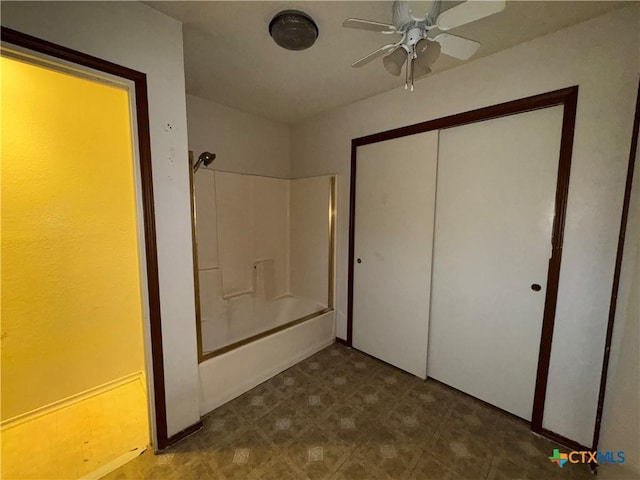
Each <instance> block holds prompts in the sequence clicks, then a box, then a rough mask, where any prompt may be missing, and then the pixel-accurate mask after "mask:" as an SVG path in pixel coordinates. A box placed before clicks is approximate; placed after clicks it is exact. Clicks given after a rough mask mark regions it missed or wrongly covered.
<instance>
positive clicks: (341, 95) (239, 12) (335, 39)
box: [144, 1, 625, 124]
mask: <svg viewBox="0 0 640 480" xmlns="http://www.w3.org/2000/svg"><path fill="white" fill-rule="evenodd" d="M144 3H146V4H147V5H149V6H151V7H153V8H155V9H156V10H159V11H161V12H163V13H165V14H167V15H169V16H171V17H173V18H176V19H177V20H180V21H181V22H183V24H184V50H185V71H186V85H187V93H189V94H192V95H196V96H198V97H202V98H206V99H209V100H212V101H214V102H217V103H221V104H223V105H227V106H229V107H233V108H236V109H239V110H243V111H245V112H249V113H253V114H256V115H260V116H262V117H266V118H270V119H273V120H278V121H281V122H285V123H290V124H293V123H296V122H299V121H301V120H304V119H306V118H308V117H311V116H313V115H315V114H317V113H320V112H322V111H325V110H330V109H332V108H336V107H339V106H342V105H347V104H349V103H353V102H356V101H358V100H362V99H364V98H367V97H370V96H372V95H375V94H377V93H381V92H384V91H387V90H390V89H392V88H396V87H398V86H401V85H403V84H404V77H403V76H402V75H401V77H393V76H391V75H389V74H388V73H387V72H386V70H385V69H384V67H383V66H382V60H381V59H377V60H374V61H373V62H371V63H370V64H368V65H365V66H364V67H362V68H359V69H355V68H351V66H350V65H351V63H352V62H353V61H355V60H357V59H358V58H360V57H363V56H364V55H366V54H367V53H369V52H370V51H372V50H375V49H377V48H378V47H380V46H381V45H383V44H384V43H387V40H388V38H389V37H388V36H386V35H383V34H380V33H376V32H370V31H359V30H352V29H347V28H343V27H342V22H343V20H344V19H346V18H348V17H356V18H365V19H370V20H379V21H383V22H390V21H391V2H382V1H374V2H370V1H356V2H341V1H330V2H316V1H305V2H288V1H282V2H273V1H261V2H244V1H229V2H218V1H214V2H210V1H209V2H208V1H198V2H190V1H161V2H144ZM410 3H411V5H412V8H413V10H414V11H423V12H426V10H427V9H428V6H429V2H410ZM457 3H460V2H443V10H444V9H446V8H449V7H451V6H453V5H455V4H457ZM624 4H625V2H612V1H604V2H599V1H583V2H569V1H549V2H540V1H533V2H529V1H509V2H508V3H507V7H506V8H505V10H503V11H502V12H501V13H499V14H496V15H493V16H490V17H487V18H484V19H482V20H479V21H477V22H474V23H471V24H468V25H464V26H462V27H458V28H457V29H455V30H452V31H451V33H455V34H457V35H461V36H463V37H467V38H471V39H474V40H477V41H479V42H481V43H482V46H481V47H480V50H479V51H478V53H477V54H476V55H475V56H474V57H473V58H472V59H471V60H468V61H473V60H474V59H477V58H480V57H483V56H486V55H490V54H492V53H495V52H497V51H500V50H503V49H506V48H509V47H511V46H514V45H517V44H519V43H523V42H526V41H528V40H531V39H533V38H536V37H539V36H542V35H545V34H547V33H550V32H553V31H556V30H559V29H561V28H564V27H567V26H569V25H573V24H575V23H579V22H582V21H585V20H588V19H590V18H593V17H595V16H598V15H601V14H603V13H605V12H607V11H609V10H613V9H615V8H619V7H621V6H624ZM285 9H297V10H302V11H304V12H306V13H308V14H309V15H311V16H312V17H313V18H314V20H315V21H316V23H317V25H318V28H319V30H320V35H319V37H318V40H317V41H316V43H315V45H313V46H312V47H311V48H309V49H308V50H304V51H298V52H295V51H289V50H284V49H282V48H280V47H278V46H277V45H276V44H275V43H274V42H273V40H272V39H271V37H270V36H269V32H268V25H269V21H270V20H271V19H272V18H273V16H274V15H275V14H276V13H278V12H279V11H281V10H285ZM460 63H461V61H460V60H456V59H453V58H451V57H446V56H445V55H443V56H441V57H440V59H439V60H438V61H437V62H436V63H435V65H434V66H433V67H432V69H433V71H434V73H432V75H433V74H437V72H439V71H442V70H445V69H448V68H452V67H455V66H456V65H458V64H460ZM416 88H417V89H419V88H420V82H418V83H417V84H416Z"/></svg>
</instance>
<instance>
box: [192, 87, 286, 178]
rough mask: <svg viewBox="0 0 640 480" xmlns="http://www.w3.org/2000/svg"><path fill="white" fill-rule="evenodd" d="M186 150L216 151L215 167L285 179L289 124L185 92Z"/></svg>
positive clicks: (195, 152)
mask: <svg viewBox="0 0 640 480" xmlns="http://www.w3.org/2000/svg"><path fill="white" fill-rule="evenodd" d="M187 124H188V127H189V149H190V150H193V153H194V157H195V158H196V159H197V158H198V155H200V154H201V153H202V152H204V151H210V152H212V153H215V154H216V160H215V162H214V163H213V164H212V165H211V166H210V167H211V168H213V169H215V170H220V171H225V172H234V173H250V174H253V175H264V176H268V177H279V178H289V176H290V174H291V161H290V154H289V131H290V130H289V127H288V126H287V125H285V124H283V123H278V122H274V121H272V120H267V119H264V118H261V117H258V116H256V115H251V114H249V113H244V112H241V111H239V110H235V109H233V108H229V107H225V106H223V105H220V104H217V103H214V102H210V101H209V100H204V99H202V98H199V97H195V96H193V95H187Z"/></svg>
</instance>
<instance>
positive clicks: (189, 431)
mask: <svg viewBox="0 0 640 480" xmlns="http://www.w3.org/2000/svg"><path fill="white" fill-rule="evenodd" d="M202 427H203V425H202V420H198V421H197V422H196V423H194V424H193V425H191V426H190V427H187V428H185V429H184V430H180V431H179V432H178V433H176V434H175V435H171V436H170V437H169V438H167V444H166V445H165V448H167V447H170V446H171V445H175V444H176V443H178V442H179V441H180V440H183V439H185V438H187V437H188V436H189V435H193V434H194V433H196V432H197V431H198V430H200V429H201V428H202Z"/></svg>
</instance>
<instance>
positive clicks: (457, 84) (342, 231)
mask: <svg viewBox="0 0 640 480" xmlns="http://www.w3.org/2000/svg"><path fill="white" fill-rule="evenodd" d="M638 17H639V7H638V6H637V5H632V6H630V7H628V8H625V9H621V10H617V11H614V12H612V13H610V14H607V15H605V16H602V17H599V18H597V19H594V20H592V21H589V22H586V23H583V24H580V25H577V26H574V27H571V28H567V29H564V30H561V31H558V32H555V33H553V34H550V35H547V36H545V37H542V38H539V39H536V40H533V41H531V42H528V43H525V44H522V45H519V46H517V47H514V48H511V49H508V50H505V51H503V52H500V53H497V54H495V55H491V56H488V57H484V58H481V59H478V60H476V61H472V62H469V63H467V64H466V65H462V66H460V67H458V68H455V69H452V70H448V71H445V72H442V73H440V74H437V75H433V76H431V77H427V78H426V79H424V80H420V81H418V82H417V84H416V91H415V92H413V93H409V92H406V91H405V90H404V89H402V88H399V89H396V90H393V91H390V92H387V93H384V94H381V95H378V96H375V97H372V98H369V99H366V100H363V101H361V102H358V103H356V104H353V105H350V106H347V107H344V108H341V109H338V110H334V111H331V112H327V113H325V114H322V115H319V116H318V117H315V118H313V119H311V120H309V121H307V122H305V123H303V124H302V125H300V126H298V127H296V128H294V129H293V130H292V134H291V135H292V136H291V138H292V147H291V152H292V176H293V177H303V176H311V175H318V174H326V173H332V172H339V173H340V174H341V175H342V176H343V178H342V179H341V180H342V184H343V185H348V182H347V181H346V180H348V175H349V164H350V163H349V162H350V148H351V139H352V138H355V137H359V136H363V135H366V134H372V133H375V132H380V131H383V130H388V129H391V128H395V127H400V126H403V125H408V124H412V123H417V122H421V121H425V120H429V119H434V118H439V117H443V116H446V115H451V114H454V113H459V112H464V111H468V110H472V109H475V108H479V107H483V106H488V105H493V104H496V103H500V102H505V101H509V100H514V99H518V98H522V97H526V96H529V95H534V94H538V93H542V92H547V91H550V90H555V89H559V88H563V87H568V86H571V85H580V93H579V99H578V112H577V122H576V131H575V141H574V153H573V165H572V171H571V187H570V191H569V204H568V211H567V223H566V230H565V237H564V255H563V261H562V272H561V277H560V286H559V297H558V308H557V314H556V325H555V332H554V340H553V342H554V344H553V345H554V348H553V350H552V358H551V367H550V373H549V382H548V397H547V398H548V400H547V406H546V409H545V419H544V425H545V427H547V428H550V429H551V430H553V431H555V432H557V433H559V434H562V435H564V436H566V437H569V438H571V439H573V440H575V441H578V442H580V443H582V444H586V445H591V441H592V436H593V427H594V421H595V414H596V405H597V396H598V387H599V377H600V375H599V372H600V368H601V363H602V352H603V348H604V336H605V330H606V323H607V313H608V305H609V297H610V294H611V282H612V278H613V269H614V262H615V252H616V243H617V237H618V226H619V221H620V211H621V205H622V197H623V192H624V180H625V171H626V165H627V157H628V151H629V139H630V135H631V125H632V119H633V104H634V98H635V90H636V87H637V81H638V74H637V68H636V66H637V65H638V54H639V52H640V45H639V35H638V21H639V20H638ZM368 68H381V67H380V65H379V64H378V65H373V66H371V67H368ZM348 205H349V189H348V188H342V189H340V190H339V195H338V243H337V249H338V250H337V255H338V257H337V265H338V270H337V308H338V311H337V334H338V336H339V337H342V338H346V308H347V268H348V265H347V255H348V211H349V208H348Z"/></svg>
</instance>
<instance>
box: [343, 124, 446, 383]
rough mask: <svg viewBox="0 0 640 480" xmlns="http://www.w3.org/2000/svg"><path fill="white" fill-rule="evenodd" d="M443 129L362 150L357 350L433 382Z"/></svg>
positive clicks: (355, 320)
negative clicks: (431, 330)
mask: <svg viewBox="0 0 640 480" xmlns="http://www.w3.org/2000/svg"><path fill="white" fill-rule="evenodd" d="M437 150H438V132H427V133H422V134H417V135H411V136H408V137H402V138H398V139H394V140H388V141H385V142H379V143H374V144H371V145H365V146H362V147H359V148H358V152H357V155H358V157H357V159H358V163H357V176H356V208H355V251H354V253H355V259H356V261H355V263H354V279H353V346H354V347H355V348H357V349H358V350H362V351H363V352H366V353H368V354H370V355H372V356H374V357H377V358H379V359H381V360H384V361H385V362H388V363H390V364H392V365H395V366H396V367H398V368H401V369H403V370H406V371H408V372H410V373H412V374H414V375H417V376H419V377H421V378H426V368H427V332H428V327H429V294H430V283H431V254H432V248H433V220H434V201H435V181H436V164H437Z"/></svg>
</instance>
